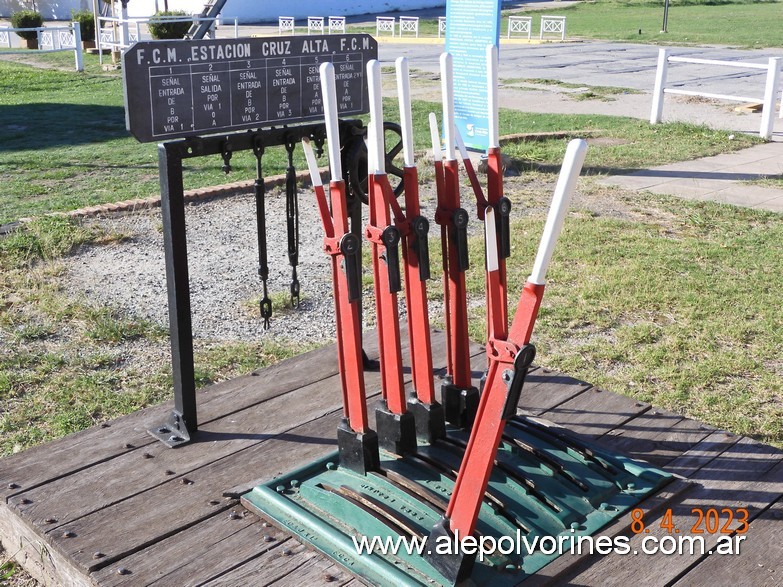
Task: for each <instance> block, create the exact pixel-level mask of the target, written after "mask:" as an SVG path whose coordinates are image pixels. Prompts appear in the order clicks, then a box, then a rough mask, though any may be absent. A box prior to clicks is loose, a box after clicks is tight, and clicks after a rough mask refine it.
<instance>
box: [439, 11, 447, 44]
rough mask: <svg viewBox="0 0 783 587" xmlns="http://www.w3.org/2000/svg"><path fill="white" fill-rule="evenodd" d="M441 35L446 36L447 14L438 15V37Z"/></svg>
mask: <svg viewBox="0 0 783 587" xmlns="http://www.w3.org/2000/svg"><path fill="white" fill-rule="evenodd" d="M441 35H443V36H446V17H445V16H439V17H438V38H439V39H440V37H441Z"/></svg>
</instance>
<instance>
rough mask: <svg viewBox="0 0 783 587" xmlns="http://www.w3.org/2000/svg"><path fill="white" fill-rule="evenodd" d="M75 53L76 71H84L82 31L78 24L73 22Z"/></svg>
mask: <svg viewBox="0 0 783 587" xmlns="http://www.w3.org/2000/svg"><path fill="white" fill-rule="evenodd" d="M71 25H72V26H73V42H74V45H76V46H75V47H74V53H75V54H76V71H84V57H83V55H82V29H81V26H79V23H78V22H72V23H71Z"/></svg>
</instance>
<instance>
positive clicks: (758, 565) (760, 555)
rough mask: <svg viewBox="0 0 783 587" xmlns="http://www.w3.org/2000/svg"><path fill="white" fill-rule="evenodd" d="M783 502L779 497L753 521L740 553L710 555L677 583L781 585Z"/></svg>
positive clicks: (683, 586) (686, 586)
mask: <svg viewBox="0 0 783 587" xmlns="http://www.w3.org/2000/svg"><path fill="white" fill-rule="evenodd" d="M781 528H783V502H781V501H780V500H778V501H777V502H776V503H775V504H774V505H772V507H770V508H769V509H767V510H765V511H764V512H762V513H761V514H760V515H759V516H758V517H757V518H756V519H755V520H753V521H752V522H751V523H750V527H749V528H748V531H747V533H745V534H744V536H745V538H744V540H743V541H742V542H741V543H740V551H739V555H738V556H733V555H732V556H712V557H707V558H706V559H705V560H703V561H702V562H700V563H699V564H698V565H697V566H695V567H694V568H693V569H691V570H690V572H688V574H686V575H685V576H684V577H683V578H682V579H680V580H679V581H677V582H676V583H675V584H674V585H675V587H697V586H700V585H753V586H754V587H778V586H779V585H781V583H783V543H781V540H780V538H781Z"/></svg>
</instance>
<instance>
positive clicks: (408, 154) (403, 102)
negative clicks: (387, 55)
mask: <svg viewBox="0 0 783 587" xmlns="http://www.w3.org/2000/svg"><path fill="white" fill-rule="evenodd" d="M395 64H396V65H397V95H398V96H399V101H400V126H401V127H402V155H403V158H404V160H405V167H413V166H414V165H415V162H414V160H413V123H412V122H411V120H412V116H411V85H410V75H409V70H408V58H407V57H398V58H397V61H395Z"/></svg>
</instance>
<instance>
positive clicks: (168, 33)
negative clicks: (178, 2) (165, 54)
mask: <svg viewBox="0 0 783 587" xmlns="http://www.w3.org/2000/svg"><path fill="white" fill-rule="evenodd" d="M158 16H179V17H188V18H189V17H190V15H189V14H187V13H186V12H184V11H183V10H170V11H163V12H157V13H156V14H155V16H153V17H152V18H150V22H149V25H148V26H149V29H150V34H151V35H152V38H153V39H181V38H183V37H184V36H185V33H187V32H188V30H189V29H190V25H191V21H188V20H186V21H178V22H168V21H165V20H156V17H158Z"/></svg>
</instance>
